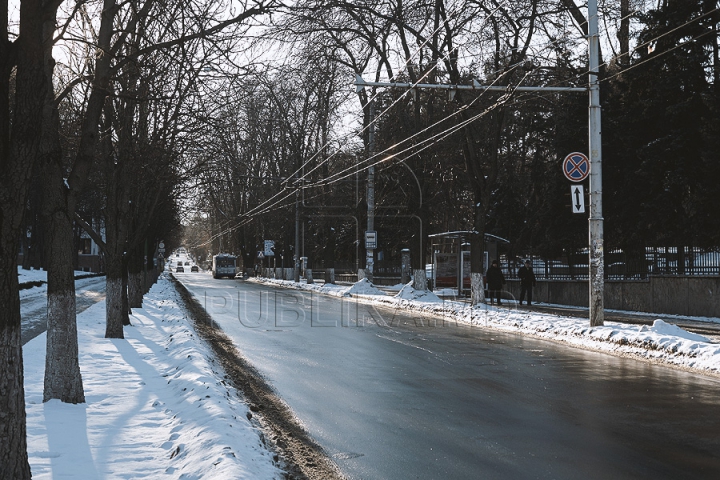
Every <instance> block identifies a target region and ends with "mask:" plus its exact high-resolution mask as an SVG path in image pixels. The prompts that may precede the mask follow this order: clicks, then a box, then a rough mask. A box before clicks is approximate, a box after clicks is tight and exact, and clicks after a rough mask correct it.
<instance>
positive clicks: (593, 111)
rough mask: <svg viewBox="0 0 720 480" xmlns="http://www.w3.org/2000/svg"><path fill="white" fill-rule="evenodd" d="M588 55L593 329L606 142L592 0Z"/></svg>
mask: <svg viewBox="0 0 720 480" xmlns="http://www.w3.org/2000/svg"><path fill="white" fill-rule="evenodd" d="M588 47H589V48H588V55H589V62H590V68H589V70H590V78H589V83H590V106H589V112H588V116H589V144H590V145H589V146H590V220H589V226H588V227H589V237H590V239H589V240H590V258H589V264H590V278H589V289H590V326H591V327H594V326H599V325H603V324H604V320H605V313H604V298H603V297H604V290H605V278H604V265H605V259H604V250H603V216H602V145H601V144H602V142H601V129H600V81H599V80H600V79H599V78H598V76H599V68H598V67H599V59H600V45H599V37H598V14H597V0H588Z"/></svg>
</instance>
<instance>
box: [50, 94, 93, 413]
mask: <svg viewBox="0 0 720 480" xmlns="http://www.w3.org/2000/svg"><path fill="white" fill-rule="evenodd" d="M43 124H44V126H45V129H44V130H45V131H44V132H43V144H42V157H41V159H42V161H41V166H42V167H43V169H42V176H41V178H42V179H43V183H44V184H45V189H44V195H43V207H42V217H43V223H44V224H45V230H46V231H47V232H48V233H49V235H48V238H47V239H46V246H45V258H47V262H48V275H47V305H48V309H47V311H48V318H47V321H48V323H47V341H46V355H45V380H44V388H43V401H44V402H47V401H48V400H53V399H58V400H60V401H62V402H65V403H85V393H84V391H83V383H82V376H81V374H80V362H79V360H78V340H77V313H76V308H75V268H74V263H75V262H74V258H75V256H76V254H77V252H76V250H77V248H76V247H77V246H76V244H75V230H74V228H73V220H72V215H73V212H74V211H75V199H74V196H73V195H71V194H69V192H68V188H67V186H66V185H65V178H64V173H65V168H64V167H63V165H62V149H61V147H60V133H59V131H60V130H59V128H60V125H59V124H60V121H59V116H58V112H57V109H56V108H55V107H54V104H53V103H50V104H49V105H47V106H46V108H45V113H44V118H43ZM39 166H40V165H39Z"/></svg>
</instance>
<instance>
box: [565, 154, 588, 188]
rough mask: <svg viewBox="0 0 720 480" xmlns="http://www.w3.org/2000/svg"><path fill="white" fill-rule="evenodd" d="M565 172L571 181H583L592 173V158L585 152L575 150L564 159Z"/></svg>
mask: <svg viewBox="0 0 720 480" xmlns="http://www.w3.org/2000/svg"><path fill="white" fill-rule="evenodd" d="M563 173H564V174H565V178H567V179H568V180H570V181H571V182H582V181H583V180H585V179H586V178H587V176H588V175H590V160H588V158H587V156H585V154H584V153H580V152H573V153H571V154H570V155H568V156H567V157H565V160H563Z"/></svg>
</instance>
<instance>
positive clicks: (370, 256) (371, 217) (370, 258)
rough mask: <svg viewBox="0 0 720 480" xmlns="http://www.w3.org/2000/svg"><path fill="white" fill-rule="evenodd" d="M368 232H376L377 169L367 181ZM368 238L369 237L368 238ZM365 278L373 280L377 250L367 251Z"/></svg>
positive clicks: (372, 116) (371, 169)
mask: <svg viewBox="0 0 720 480" xmlns="http://www.w3.org/2000/svg"><path fill="white" fill-rule="evenodd" d="M368 150H369V152H368V156H369V157H372V155H373V153H375V100H374V99H373V100H370V128H369V129H368ZM367 231H368V232H373V231H375V167H374V166H372V164H371V166H370V167H368V180H367ZM366 237H367V236H366ZM365 250H366V252H367V254H366V256H365V277H366V278H367V279H368V280H371V281H372V279H373V270H374V269H373V267H374V265H375V250H374V249H373V248H366V249H365Z"/></svg>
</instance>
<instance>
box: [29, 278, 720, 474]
mask: <svg viewBox="0 0 720 480" xmlns="http://www.w3.org/2000/svg"><path fill="white" fill-rule="evenodd" d="M253 281H265V282H270V283H272V284H275V285H282V286H285V287H287V288H294V289H305V290H309V289H311V290H314V291H317V292H319V293H324V294H328V295H334V296H352V297H354V298H357V299H358V300H359V301H362V302H368V303H381V304H384V305H385V306H387V307H390V308H398V309H403V310H407V311H412V312H416V313H418V314H419V315H420V316H421V317H422V318H427V319H428V320H429V319H431V318H432V319H434V320H433V321H436V320H437V319H438V318H440V317H441V318H442V319H443V321H456V322H465V323H468V324H472V325H477V326H480V327H481V328H492V329H498V330H503V331H508V332H518V333H523V334H530V335H534V336H537V337H542V338H547V339H551V340H555V341H562V342H566V343H568V344H571V345H574V346H576V347H580V348H589V349H593V350H599V351H605V352H608V353H612V354H619V355H626V356H634V357H637V358H642V359H645V360H650V361H656V362H660V363H667V364H671V365H675V366H678V367H682V368H686V369H690V370H694V371H698V372H702V373H709V374H715V375H717V374H719V373H720V345H718V344H713V343H709V342H708V341H706V340H707V339H705V338H703V337H701V336H699V335H696V334H692V333H689V332H686V331H684V330H682V329H679V328H678V327H676V326H674V325H669V324H667V323H665V322H662V321H661V320H658V321H656V322H655V324H654V325H653V326H651V327H650V326H641V327H638V326H633V325H627V324H619V323H614V322H606V325H605V326H603V327H595V328H590V327H589V326H588V325H587V320H586V319H580V318H578V319H573V318H567V317H558V316H553V315H547V314H541V313H536V312H530V311H523V310H514V309H507V308H500V309H497V308H494V307H490V306H482V307H479V308H470V307H469V306H468V305H467V304H466V303H463V302H453V301H448V300H442V299H440V298H438V297H437V296H436V295H435V294H433V293H431V292H418V291H415V290H413V289H412V288H411V287H410V286H398V288H397V292H398V293H397V294H396V295H388V294H387V293H386V292H384V291H382V290H380V289H378V288H376V287H374V286H373V285H372V284H371V283H369V282H367V281H361V282H358V283H356V284H354V285H351V286H338V285H327V286H325V285H322V284H315V285H307V284H305V283H294V282H288V281H277V280H260V279H253ZM706 320H707V321H718V322H720V320H718V319H706ZM131 321H132V326H130V327H126V328H125V330H124V331H125V339H124V340H108V339H105V338H104V332H105V302H99V303H97V304H96V305H94V306H92V307H90V308H89V309H88V310H86V311H85V312H83V313H81V314H80V315H78V340H79V347H80V367H81V370H82V375H83V383H84V388H85V395H86V403H85V404H81V405H68V404H63V403H61V402H59V401H56V400H54V401H50V402H47V403H43V402H42V389H43V374H44V369H45V338H46V335H45V334H42V335H40V336H38V337H37V338H35V339H33V340H31V341H30V342H29V343H27V344H26V345H25V346H24V347H23V355H24V365H25V394H26V403H27V428H28V454H29V458H30V464H31V468H32V473H33V477H34V478H39V479H43V478H46V479H51V478H63V477H65V478H173V479H180V478H183V479H200V478H233V479H238V478H253V479H254V478H263V479H272V478H283V477H284V472H283V471H282V470H281V468H280V467H279V466H278V463H277V457H276V456H275V455H274V453H273V452H272V451H271V450H270V449H269V448H268V447H267V446H266V445H265V444H264V443H263V441H262V437H263V436H262V432H261V431H260V429H259V427H258V425H257V424H256V423H255V420H254V419H252V415H249V409H248V406H247V405H246V404H245V403H244V402H243V401H242V399H241V398H240V396H239V395H238V393H237V392H236V390H235V389H234V388H233V387H232V386H230V385H228V384H227V382H226V381H225V374H224V372H223V370H222V368H221V367H220V366H219V365H218V364H217V363H216V362H215V360H214V356H213V354H212V352H211V351H210V349H209V347H208V346H206V344H205V343H204V342H203V341H201V340H200V339H199V338H198V337H197V335H196V334H195V332H194V330H193V327H192V325H191V323H190V319H189V318H188V316H187V313H186V311H185V309H184V308H183V307H182V302H181V300H180V298H179V296H178V294H177V292H176V290H175V287H174V285H173V284H172V283H171V282H170V281H169V280H168V279H167V278H165V277H161V278H160V280H159V282H158V283H157V284H156V285H155V286H153V288H152V289H151V291H150V293H149V294H148V295H146V296H145V300H144V308H142V309H135V310H134V311H133V316H132V319H131ZM428 323H429V324H430V322H428Z"/></svg>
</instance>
